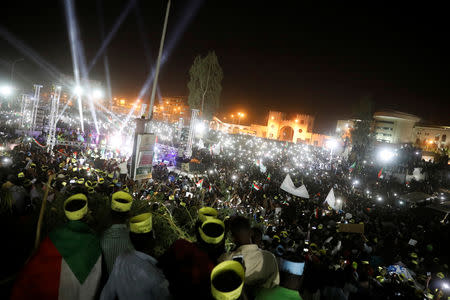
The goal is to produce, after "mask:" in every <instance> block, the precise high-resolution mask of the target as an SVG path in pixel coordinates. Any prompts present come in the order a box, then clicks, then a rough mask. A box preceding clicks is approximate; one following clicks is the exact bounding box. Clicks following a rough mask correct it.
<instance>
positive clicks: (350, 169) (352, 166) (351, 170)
mask: <svg viewBox="0 0 450 300" xmlns="http://www.w3.org/2000/svg"><path fill="white" fill-rule="evenodd" d="M355 167H356V161H355V162H354V163H353V164H352V165H351V166H350V168H349V169H348V170H349V171H350V173H351V172H353V170H354V169H355Z"/></svg>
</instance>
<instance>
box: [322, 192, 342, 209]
mask: <svg viewBox="0 0 450 300" xmlns="http://www.w3.org/2000/svg"><path fill="white" fill-rule="evenodd" d="M325 202H326V203H328V205H329V206H330V207H331V208H332V209H334V210H339V205H338V203H336V197H334V191H333V188H331V190H330V192H329V193H328V196H327V198H326V199H325Z"/></svg>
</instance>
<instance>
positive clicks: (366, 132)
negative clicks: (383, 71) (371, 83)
mask: <svg viewBox="0 0 450 300" xmlns="http://www.w3.org/2000/svg"><path fill="white" fill-rule="evenodd" d="M372 103H373V102H372V100H371V97H369V96H368V97H364V98H362V99H361V100H360V101H359V103H358V104H357V105H356V107H354V112H353V114H354V116H355V118H356V119H357V121H355V124H354V128H353V130H352V132H351V139H352V156H353V157H354V158H355V159H356V160H358V161H359V160H363V159H364V158H365V156H366V153H367V151H368V150H369V149H370V148H371V147H372V144H373V141H374V136H373V132H372V106H373V105H372Z"/></svg>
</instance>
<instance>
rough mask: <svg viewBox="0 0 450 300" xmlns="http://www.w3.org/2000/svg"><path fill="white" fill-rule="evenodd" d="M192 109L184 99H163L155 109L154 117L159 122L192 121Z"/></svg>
mask: <svg viewBox="0 0 450 300" xmlns="http://www.w3.org/2000/svg"><path fill="white" fill-rule="evenodd" d="M190 116H191V115H190V109H189V105H188V104H187V102H186V99H185V98H184V97H162V98H161V101H160V102H159V103H158V104H155V106H154V107H153V117H154V118H155V119H156V120H159V121H167V122H171V123H174V122H177V121H178V120H179V119H180V118H183V119H184V120H189V119H190Z"/></svg>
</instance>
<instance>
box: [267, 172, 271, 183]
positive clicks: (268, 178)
mask: <svg viewBox="0 0 450 300" xmlns="http://www.w3.org/2000/svg"><path fill="white" fill-rule="evenodd" d="M270 178H271V176H270V173H269V175H267V180H269V181H270Z"/></svg>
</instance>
